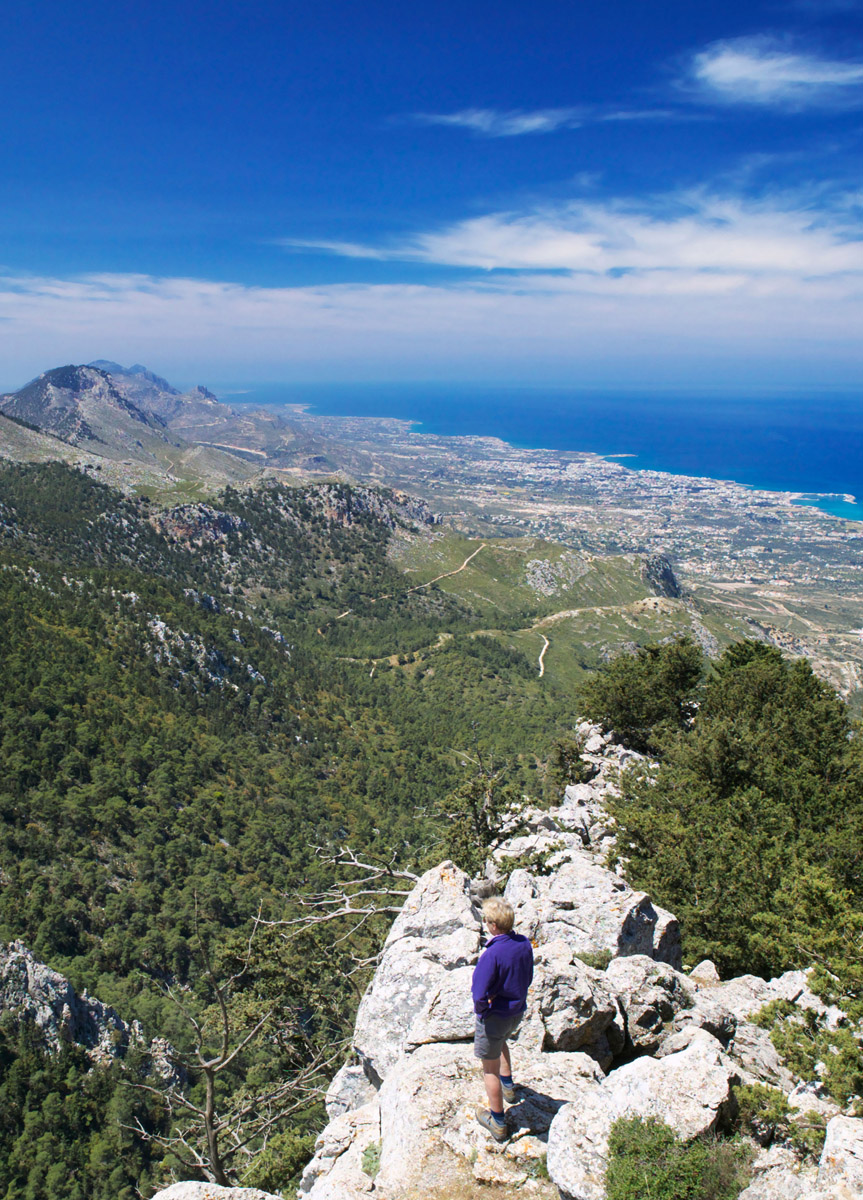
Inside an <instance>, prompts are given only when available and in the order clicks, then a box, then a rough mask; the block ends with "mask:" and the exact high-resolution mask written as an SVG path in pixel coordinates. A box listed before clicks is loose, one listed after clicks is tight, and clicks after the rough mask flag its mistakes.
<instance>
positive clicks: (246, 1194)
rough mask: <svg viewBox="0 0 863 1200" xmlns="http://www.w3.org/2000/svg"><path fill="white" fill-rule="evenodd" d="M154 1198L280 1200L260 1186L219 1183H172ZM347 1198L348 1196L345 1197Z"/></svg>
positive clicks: (176, 1199)
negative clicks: (222, 1184)
mask: <svg viewBox="0 0 863 1200" xmlns="http://www.w3.org/2000/svg"><path fill="white" fill-rule="evenodd" d="M153 1200H280V1197H279V1196H274V1195H273V1193H272V1192H262V1191H261V1190H260V1188H244V1187H220V1186H219V1184H218V1183H194V1182H190V1183H172V1184H171V1186H170V1187H167V1188H163V1189H162V1191H161V1192H156V1194H155V1196H153ZM345 1200H347V1197H345Z"/></svg>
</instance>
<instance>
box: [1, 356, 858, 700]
mask: <svg viewBox="0 0 863 1200" xmlns="http://www.w3.org/2000/svg"><path fill="white" fill-rule="evenodd" d="M620 450H621V453H620V454H617V455H613V456H610V457H608V456H606V457H602V456H599V455H596V454H593V453H582V452H578V451H577V450H573V451H571V452H564V451H558V450H529V449H519V448H516V447H514V446H512V445H509V444H508V443H506V442H503V441H501V440H499V439H497V438H492V437H475V436H461V437H445V436H440V435H433V434H426V433H420V432H418V431H417V429H416V428H415V427H414V426H413V425H412V424H411V423H410V422H409V421H403V420H398V419H392V418H373V417H333V416H319V415H316V414H314V413H312V412H309V411H307V410H306V409H304V408H302V407H301V406H294V407H284V408H280V409H278V410H264V409H253V408H251V407H239V406H237V407H231V406H229V405H227V404H225V403H223V402H220V401H219V400H218V399H217V397H216V396H214V395H213V394H212V393H211V392H209V391H208V390H207V389H206V388H200V387H198V388H194V389H192V390H191V391H190V392H186V393H182V392H180V391H179V390H178V389H177V388H175V387H173V386H172V385H171V384H170V383H168V382H167V381H166V380H164V379H161V378H160V377H159V376H157V375H154V374H153V373H152V372H150V371H148V370H147V369H146V368H145V367H142V366H140V365H136V366H133V367H130V368H124V367H122V366H120V365H119V364H117V363H113V362H109V361H107V360H100V361H99V362H97V363H94V364H91V365H90V366H83V367H63V368H56V369H54V370H52V371H48V372H46V373H45V374H44V375H42V376H40V377H39V379H37V380H34V381H33V382H32V383H31V384H28V385H27V386H26V387H25V388H23V389H21V390H20V391H19V392H17V393H10V394H8V395H6V396H2V397H0V457H2V458H5V459H7V460H12V461H18V462H24V461H31V462H32V461H43V462H44V461H46V460H48V459H52V458H53V459H61V460H63V461H65V462H67V463H68V464H69V465H71V466H76V467H77V468H78V469H80V470H83V471H84V472H86V473H87V474H89V475H90V476H91V477H92V478H96V479H100V480H101V481H102V482H105V483H109V484H111V485H112V486H115V487H119V488H121V489H122V490H123V491H126V492H127V493H130V494H137V495H146V496H148V497H149V498H151V499H152V501H153V503H155V504H157V505H159V506H161V507H165V508H169V507H170V506H171V505H177V504H182V503H188V502H195V501H201V500H204V499H207V498H209V497H215V496H216V495H217V493H218V492H219V491H220V489H221V488H223V487H225V486H226V484H227V485H231V486H235V487H236V486H239V487H254V486H258V485H266V484H267V483H268V482H273V481H278V482H282V483H287V484H297V485H300V484H305V483H311V482H316V481H323V480H343V481H346V482H352V483H361V484H370V485H376V486H382V487H389V488H393V489H396V490H398V491H402V492H405V493H408V494H409V495H412V496H415V497H418V498H420V499H422V500H425V501H426V502H427V503H428V505H429V506H430V508H431V509H432V510H433V511H434V513H435V514H437V517H438V522H437V524H436V525H435V526H434V527H433V528H432V529H431V530H429V529H425V530H423V531H422V532H421V533H418V534H417V535H416V536H413V537H398V538H395V539H394V540H393V545H392V547H391V550H390V554H391V557H392V558H393V561H394V565H395V566H397V567H399V568H400V569H402V570H404V571H406V572H408V575H407V577H406V581H410V586H412V587H430V586H432V585H433V586H434V587H435V588H437V589H439V590H441V591H443V592H445V593H449V594H452V595H454V596H456V597H461V598H462V599H463V600H464V601H466V602H467V603H468V604H469V605H470V606H471V607H473V608H474V609H476V610H477V611H479V612H480V613H481V614H482V618H483V621H484V624H485V625H486V627H487V628H486V632H487V633H488V634H490V635H491V636H493V637H495V638H497V639H498V640H500V641H501V642H502V643H503V644H504V645H507V646H509V647H511V648H512V649H517V650H519V651H521V652H522V653H524V654H525V655H527V656H528V657H530V658H535V661H536V663H537V671H538V672H542V674H543V676H547V677H548V678H549V679H550V680H553V681H555V682H560V683H565V684H574V683H577V682H578V680H579V679H580V678H581V677H582V676H583V675H584V673H585V672H586V671H590V670H592V669H595V667H596V666H597V665H599V664H600V663H601V662H603V661H607V660H608V658H610V657H612V656H613V655H614V654H616V653H618V652H619V651H620V650H622V649H628V648H630V649H631V648H632V647H634V646H638V645H643V644H645V643H647V642H651V641H657V640H662V639H663V638H667V637H671V636H674V635H675V634H681V633H688V634H690V635H691V636H693V637H694V638H695V639H696V640H697V641H698V642H699V644H701V646H702V647H703V648H704V649H705V650H707V651H708V652H709V653H717V652H718V651H720V650H721V649H722V647H723V646H725V645H727V644H728V643H729V642H731V641H735V640H738V639H739V638H741V637H756V638H761V639H764V640H766V641H769V642H771V643H772V644H774V645H777V646H779V647H780V648H781V649H782V650H783V651H784V652H786V653H788V654H790V655H805V656H806V657H808V658H809V659H810V660H811V661H812V664H813V666H814V668H815V670H816V671H817V672H818V673H819V674H820V675H821V676H822V677H823V678H824V679H826V680H828V681H829V682H830V683H831V684H832V685H833V686H835V687H836V688H837V689H838V690H839V692H840V693H841V694H842V695H843V696H844V697H845V698H846V699H848V700H849V702H850V703H851V705H852V707H853V708H854V709H855V710H856V711H860V710H861V709H863V587H861V583H863V557H861V551H863V523H861V522H857V521H853V520H846V519H843V518H840V517H836V516H832V515H830V514H829V513H826V512H824V511H821V510H820V509H817V508H815V507H812V506H811V505H810V504H807V503H801V500H803V499H804V498H803V497H801V496H799V495H797V494H795V493H791V492H770V491H763V490H757V489H753V488H751V487H747V486H744V485H742V484H739V483H735V482H733V481H730V480H717V479H708V478H696V477H690V476H684V475H673V474H669V473H665V472H660V471H654V470H641V469H633V468H631V467H630V466H628V465H627V457H628V455H627V454H626V453H625V451H626V447H621V448H620ZM805 499H812V498H811V497H806V498H805ZM344 619H346V620H350V619H352V618H351V617H350V614H345V617H344ZM399 650H400V648H399V647H394V648H393V653H394V654H397V653H398V652H399ZM433 651H434V646H430V647H429V648H428V654H429V655H430V654H432V653H433Z"/></svg>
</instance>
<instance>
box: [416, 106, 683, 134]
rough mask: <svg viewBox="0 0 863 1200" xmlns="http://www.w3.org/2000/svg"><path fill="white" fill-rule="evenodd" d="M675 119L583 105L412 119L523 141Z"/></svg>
mask: <svg viewBox="0 0 863 1200" xmlns="http://www.w3.org/2000/svg"><path fill="white" fill-rule="evenodd" d="M678 115H682V114H678V113H677V112H675V111H674V110H673V109H667V108H648V109H600V108H596V107H591V106H589V105H583V106H581V107H574V108H537V109H520V108H517V109H508V110H503V109H496V108H463V109H461V110H460V111H459V112H454V113H415V114H414V116H413V119H414V120H415V121H419V122H420V123H421V124H423V125H445V126H449V127H451V128H454V129H466V130H468V131H469V132H471V133H475V134H478V135H479V136H480V137H489V138H506V137H522V136H524V135H525V134H533V133H554V132H555V131H556V130H558V129H579V128H580V127H581V126H582V125H589V124H596V123H599V122H603V121H652V120H657V119H663V118H664V119H668V118H673V117H676V116H678Z"/></svg>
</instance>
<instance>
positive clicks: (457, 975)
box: [405, 966, 475, 1050]
mask: <svg viewBox="0 0 863 1200" xmlns="http://www.w3.org/2000/svg"><path fill="white" fill-rule="evenodd" d="M473 970H474V969H473V967H472V966H471V967H456V969H455V970H454V971H446V972H445V973H444V975H443V978H442V979H441V981H440V983H439V985H438V986H437V988H435V989H433V991H432V992H431V994H430V995H429V998H428V1000H427V1002H426V1004H425V1005H424V1006H423V1008H421V1009H420V1011H419V1013H418V1014H417V1016H416V1018H415V1019H414V1021H413V1024H412V1025H411V1027H410V1029H409V1030H408V1032H407V1036H406V1038H405V1047H406V1049H408V1050H410V1049H412V1048H413V1047H414V1046H419V1045H422V1044H423V1043H425V1042H468V1041H472V1040H473V1033H474V1026H475V1021H474V1010H473V997H472V995H471V991H470V984H471V979H472V977H473Z"/></svg>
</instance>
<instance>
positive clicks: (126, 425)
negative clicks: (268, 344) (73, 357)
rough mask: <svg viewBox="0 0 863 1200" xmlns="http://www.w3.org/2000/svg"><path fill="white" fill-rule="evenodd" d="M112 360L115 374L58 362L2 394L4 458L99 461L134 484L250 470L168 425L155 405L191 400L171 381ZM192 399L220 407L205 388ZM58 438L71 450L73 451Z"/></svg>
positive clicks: (212, 479) (232, 476)
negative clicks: (60, 365) (4, 418)
mask: <svg viewBox="0 0 863 1200" xmlns="http://www.w3.org/2000/svg"><path fill="white" fill-rule="evenodd" d="M108 365H109V366H112V367H114V368H116V369H117V371H118V374H117V375H113V374H110V373H109V372H108V371H106V370H105V369H104V368H103V367H101V366H92V365H91V366H74V365H69V366H65V367H56V368H54V369H53V370H51V371H46V372H45V373H44V374H43V375H40V376H39V377H38V378H37V379H34V380H32V382H30V383H28V384H26V385H25V386H24V387H23V388H21V389H19V391H17V392H10V393H7V394H5V395H2V396H0V414H3V415H4V416H5V417H7V418H9V421H8V422H7V423H4V424H3V425H0V457H3V458H11V459H13V460H16V461H33V460H34V459H35V460H44V459H46V458H60V459H65V460H66V461H78V460H80V463H81V465H85V466H94V467H95V466H99V465H100V464H101V466H102V467H103V468H104V469H106V470H108V471H109V472H110V479H111V482H115V483H118V484H120V485H121V486H133V487H134V486H146V487H159V486H165V485H171V484H176V483H177V482H178V481H186V480H188V481H194V482H196V483H197V482H199V481H200V482H202V483H206V484H207V485H210V486H212V485H213V484H215V485H217V486H219V485H222V484H224V483H227V482H233V481H237V480H240V479H244V478H247V477H248V476H249V475H250V474H252V473H253V468H251V467H250V466H249V464H248V461H244V460H243V459H242V458H239V457H237V456H236V455H234V454H230V453H228V454H226V453H224V452H223V451H221V450H219V449H210V448H209V447H202V446H199V445H196V444H195V443H194V442H190V441H189V440H187V439H186V438H184V437H183V436H182V435H181V434H180V433H176V432H174V431H173V430H172V429H171V428H170V426H169V422H168V420H167V419H166V417H165V416H163V415H162V413H160V412H159V411H158V408H159V407H160V406H162V407H166V406H167V405H168V404H173V405H177V404H178V403H183V402H186V398H185V397H182V396H181V394H180V393H179V392H178V391H177V389H176V388H173V387H171V385H170V384H169V383H167V381H165V380H163V379H160V378H159V376H157V375H153V374H152V372H149V371H147V370H146V368H144V367H140V366H136V367H133V368H131V369H130V370H129V371H125V370H124V368H122V367H118V365H117V364H116V363H109V364H108ZM189 403H190V404H191V405H193V406H194V405H196V404H197V405H200V406H203V405H206V406H207V408H208V410H209V409H210V408H211V407H212V406H213V405H215V406H216V407H221V406H219V404H218V401H217V400H216V399H215V397H211V396H210V393H205V392H202V390H201V389H196V391H195V393H194V394H193V395H192V398H191V401H189ZM227 411H230V410H227ZM45 435H50V439H47V438H45ZM43 439H44V440H43ZM59 443H66V444H67V446H69V447H74V451H73V452H72V453H71V454H70V452H69V451H68V450H64V449H62V448H61V445H60V444H59ZM52 451H53V452H52ZM76 452H77V453H76ZM142 470H143V472H144V474H143V475H142ZM124 476H128V478H127V479H126V478H124Z"/></svg>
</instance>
